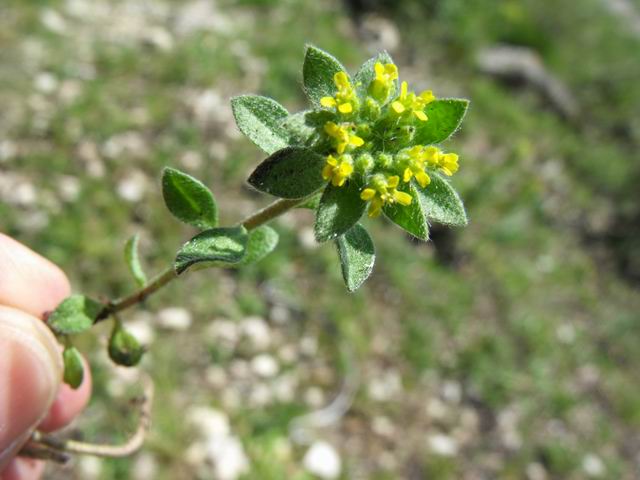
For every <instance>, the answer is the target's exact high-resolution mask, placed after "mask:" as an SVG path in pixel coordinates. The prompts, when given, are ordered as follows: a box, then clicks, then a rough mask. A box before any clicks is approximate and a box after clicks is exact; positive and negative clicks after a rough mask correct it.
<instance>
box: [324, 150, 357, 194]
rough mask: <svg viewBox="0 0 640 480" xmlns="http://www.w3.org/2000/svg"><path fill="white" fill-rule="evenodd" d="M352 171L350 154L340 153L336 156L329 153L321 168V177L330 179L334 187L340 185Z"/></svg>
mask: <svg viewBox="0 0 640 480" xmlns="http://www.w3.org/2000/svg"><path fill="white" fill-rule="evenodd" d="M352 173H353V163H352V161H351V156H350V155H341V156H340V157H338V158H335V157H334V156H333V155H329V156H328V157H327V163H326V164H325V166H324V168H323V169H322V178H324V179H325V180H331V184H332V185H333V186H334V187H341V186H343V185H344V183H345V182H346V181H347V178H349V177H350V176H351V174H352Z"/></svg>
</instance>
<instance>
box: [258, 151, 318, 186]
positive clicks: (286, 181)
mask: <svg viewBox="0 0 640 480" xmlns="http://www.w3.org/2000/svg"><path fill="white" fill-rule="evenodd" d="M324 164H325V159H324V157H322V156H320V155H318V154H317V153H315V152H313V151H311V150H309V149H308V148H303V147H287V148H284V149H282V150H280V151H279V152H276V153H274V154H273V155H271V156H270V157H269V158H267V159H266V160H265V161H263V162H262V163H261V164H260V165H258V167H257V168H256V169H255V170H254V171H253V173H252V174H251V176H249V180H248V182H249V184H250V185H252V186H253V187H255V188H256V189H258V190H260V191H261V192H265V193H270V194H271V195H275V196H276V197H281V198H302V197H306V196H307V195H310V194H312V193H313V192H315V191H316V190H318V189H319V188H320V187H321V186H322V185H324V184H325V180H324V179H323V178H322V168H323V167H324Z"/></svg>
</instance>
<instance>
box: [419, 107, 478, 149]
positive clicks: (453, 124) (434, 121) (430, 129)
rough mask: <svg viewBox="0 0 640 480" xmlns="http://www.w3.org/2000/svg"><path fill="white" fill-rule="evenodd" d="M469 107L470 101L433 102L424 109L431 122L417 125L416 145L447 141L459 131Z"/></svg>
mask: <svg viewBox="0 0 640 480" xmlns="http://www.w3.org/2000/svg"><path fill="white" fill-rule="evenodd" d="M468 107H469V100H464V99H459V98H445V99H441V100H434V101H433V102H431V103H430V104H429V105H427V106H426V107H425V109H424V113H426V114H427V117H429V120H428V121H426V122H419V125H417V127H416V134H415V137H414V143H415V144H420V145H429V144H432V143H440V142H443V141H445V140H446V139H447V138H449V137H450V136H451V135H453V134H454V133H455V132H456V130H458V128H459V127H460V124H461V123H462V119H463V118H464V115H465V114H466V113H467V108H468Z"/></svg>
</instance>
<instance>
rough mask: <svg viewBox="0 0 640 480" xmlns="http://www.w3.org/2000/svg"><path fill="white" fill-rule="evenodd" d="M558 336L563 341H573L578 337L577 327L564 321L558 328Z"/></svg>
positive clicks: (568, 342)
mask: <svg viewBox="0 0 640 480" xmlns="http://www.w3.org/2000/svg"><path fill="white" fill-rule="evenodd" d="M556 337H557V338H558V340H559V341H560V342H561V343H566V344H570V343H573V342H574V341H575V339H576V329H575V328H574V326H573V325H571V324H570V323H563V324H562V325H559V326H558V328H557V329H556Z"/></svg>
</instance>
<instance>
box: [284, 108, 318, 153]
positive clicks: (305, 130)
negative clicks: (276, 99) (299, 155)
mask: <svg viewBox="0 0 640 480" xmlns="http://www.w3.org/2000/svg"><path fill="white" fill-rule="evenodd" d="M308 113H311V112H310V111H309V110H304V111H302V112H297V113H294V114H293V115H289V116H288V117H287V118H285V119H284V120H283V121H282V128H284V129H285V130H286V131H287V137H288V142H289V143H288V144H289V145H297V146H305V145H308V144H309V142H310V140H311V138H312V137H313V136H314V134H315V133H316V130H315V129H314V128H312V127H310V126H309V125H308V124H307V121H306V118H307V114H308Z"/></svg>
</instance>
